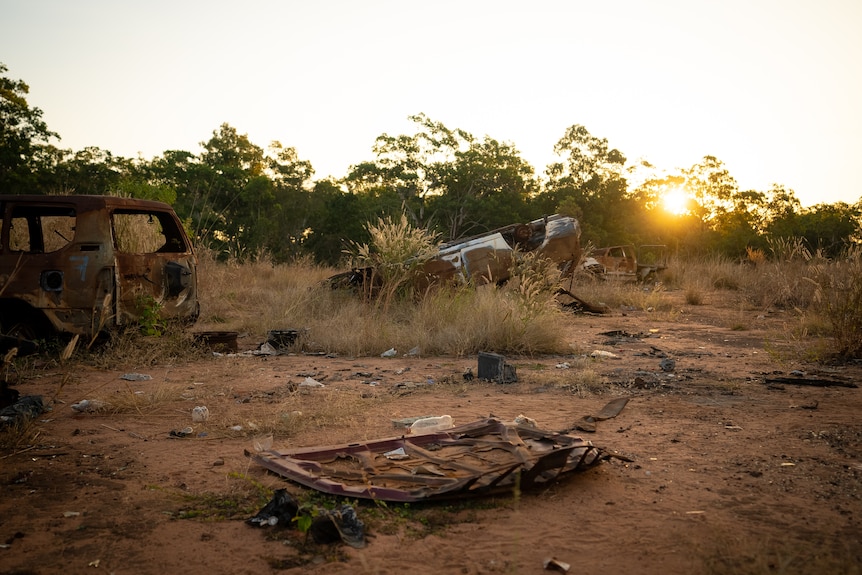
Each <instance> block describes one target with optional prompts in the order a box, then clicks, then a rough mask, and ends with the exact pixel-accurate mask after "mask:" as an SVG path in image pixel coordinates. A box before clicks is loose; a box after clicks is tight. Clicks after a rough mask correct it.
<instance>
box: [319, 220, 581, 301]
mask: <svg viewBox="0 0 862 575" xmlns="http://www.w3.org/2000/svg"><path fill="white" fill-rule="evenodd" d="M580 237H581V228H580V225H579V224H578V220H576V219H575V218H571V217H568V216H563V215H560V214H554V215H551V216H546V217H544V218H540V219H537V220H533V221H531V222H529V223H527V224H512V225H509V226H506V227H503V228H498V229H496V230H491V231H489V232H487V233H484V234H481V235H478V236H473V237H469V238H462V239H459V240H455V241H451V242H447V243H444V244H442V245H441V246H440V248H439V251H438V253H437V255H436V256H434V257H432V258H430V259H428V260H427V261H425V262H424V263H423V264H422V271H423V272H424V273H425V275H426V277H427V278H428V281H429V282H431V283H433V282H435V281H460V282H473V283H475V284H476V285H482V284H487V283H502V282H504V281H506V280H507V279H509V275H510V273H511V268H512V264H513V262H514V261H515V258H516V254H517V253H518V252H521V253H526V252H531V253H536V254H538V255H542V256H544V257H547V258H548V259H550V260H551V261H553V262H555V263H557V265H558V266H559V268H560V270H561V272H562V273H563V275H568V274H570V273H571V272H572V271H573V270H574V268H575V267H576V265H577V263H578V261H579V259H580V257H581V246H580ZM378 281H379V277H378V276H377V274H376V273H375V270H374V269H373V268H354V269H352V270H350V271H348V272H344V273H340V274H337V275H334V276H332V277H331V278H329V283H330V285H331V286H332V287H333V288H343V287H349V288H354V289H355V288H362V289H363V290H369V291H370V290H371V289H373V287H374V286H375V284H376V282H378Z"/></svg>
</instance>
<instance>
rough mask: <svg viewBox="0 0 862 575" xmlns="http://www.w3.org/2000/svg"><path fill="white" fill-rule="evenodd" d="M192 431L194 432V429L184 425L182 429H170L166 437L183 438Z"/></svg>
mask: <svg viewBox="0 0 862 575" xmlns="http://www.w3.org/2000/svg"><path fill="white" fill-rule="evenodd" d="M194 432H195V430H194V428H192V427H184V428H182V429H172V430H171V432H170V433H169V434H168V437H175V438H178V439H183V438H186V437H188V436H190V435H191V434H192V433H194Z"/></svg>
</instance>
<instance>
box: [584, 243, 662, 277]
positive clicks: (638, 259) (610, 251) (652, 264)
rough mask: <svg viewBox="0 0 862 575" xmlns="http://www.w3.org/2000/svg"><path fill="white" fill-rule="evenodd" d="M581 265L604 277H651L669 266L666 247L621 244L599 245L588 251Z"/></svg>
mask: <svg viewBox="0 0 862 575" xmlns="http://www.w3.org/2000/svg"><path fill="white" fill-rule="evenodd" d="M581 267H582V269H584V270H585V271H588V272H590V273H593V274H596V275H598V276H600V277H603V278H605V279H611V280H622V281H649V280H652V279H655V278H656V277H657V274H658V273H659V272H661V271H663V270H665V269H667V247H666V246H663V245H654V246H641V247H640V248H635V246H632V245H620V246H609V247H604V248H598V249H595V250H593V251H592V252H591V253H590V254H589V257H587V258H586V259H585V260H584V262H583V263H582V264H581Z"/></svg>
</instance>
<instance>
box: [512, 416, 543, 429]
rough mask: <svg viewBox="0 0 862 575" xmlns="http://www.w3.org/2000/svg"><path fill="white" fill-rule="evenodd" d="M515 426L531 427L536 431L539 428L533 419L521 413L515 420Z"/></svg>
mask: <svg viewBox="0 0 862 575" xmlns="http://www.w3.org/2000/svg"><path fill="white" fill-rule="evenodd" d="M515 425H523V426H525V427H532V428H533V429H538V427H539V424H538V423H536V420H535V419H533V418H532V417H527V416H526V415H524V414H523V413H522V414H520V415H518V417H516V418H515Z"/></svg>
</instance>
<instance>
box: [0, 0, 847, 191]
mask: <svg viewBox="0 0 862 575" xmlns="http://www.w3.org/2000/svg"><path fill="white" fill-rule="evenodd" d="M0 62H3V63H4V64H5V65H6V66H7V67H8V71H7V72H6V75H7V76H8V77H10V78H12V79H21V80H24V81H25V82H26V83H27V84H29V86H30V94H29V96H28V102H29V103H30V105H31V106H35V107H38V108H40V109H42V111H43V112H44V116H43V118H44V120H45V121H46V122H47V124H48V127H49V128H50V129H51V130H53V131H55V132H58V133H59V134H60V136H61V137H62V140H61V141H60V146H61V147H62V148H68V149H72V150H80V149H81V148H84V147H86V146H98V147H99V148H102V149H105V150H109V151H110V152H112V153H113V154H115V155H119V156H125V157H136V156H138V155H139V154H140V155H141V156H143V157H144V158H145V159H148V160H149V159H152V158H153V157H155V156H158V155H161V154H162V153H163V152H164V151H165V150H187V151H189V152H192V153H195V154H197V153H199V152H200V151H201V148H200V142H203V141H205V140H208V139H209V138H210V137H211V136H212V133H213V131H214V130H216V129H218V127H219V126H220V125H221V124H222V123H228V124H230V125H231V126H233V127H234V128H236V129H237V131H238V132H239V133H240V134H247V135H248V136H249V139H250V140H251V141H252V143H254V144H256V145H258V146H261V147H263V148H266V147H267V146H268V145H269V143H270V142H271V141H273V140H278V141H280V142H281V143H282V144H283V145H285V146H289V147H293V148H296V150H297V153H298V155H299V157H300V159H303V160H308V161H310V162H311V163H312V166H313V167H314V169H315V179H318V178H323V177H325V176H328V175H332V176H334V177H341V176H343V175H345V174H346V173H347V171H348V170H349V168H350V166H351V165H354V164H358V163H360V162H363V161H368V160H372V159H373V154H372V146H373V144H374V140H375V138H376V137H377V136H379V135H380V134H383V133H388V134H390V135H396V134H404V133H408V134H412V133H414V129H413V125H412V123H410V122H409V121H408V120H407V117H408V116H409V115H412V114H418V113H424V114H426V115H427V116H429V117H430V118H431V119H432V120H435V121H439V122H442V123H443V124H444V125H445V126H446V127H448V128H451V129H456V128H457V129H463V130H465V131H467V132H470V133H472V134H473V135H474V136H477V137H482V136H485V135H487V136H490V137H491V138H494V139H496V140H499V141H503V142H509V143H512V144H514V145H515V147H516V148H517V149H518V150H519V151H520V152H521V155H522V157H523V158H524V159H525V160H526V161H528V162H529V163H531V164H532V165H533V167H534V168H535V169H536V171H537V173H542V172H543V171H544V168H545V166H546V165H547V164H548V163H549V162H550V161H552V160H553V146H554V144H555V143H556V142H557V141H558V140H559V139H560V138H561V137H562V136H563V134H564V133H565V131H566V129H567V128H568V127H569V126H572V125H574V124H581V125H583V126H585V127H586V128H587V129H588V130H589V131H590V133H591V134H592V135H594V136H597V137H601V138H607V140H608V142H609V144H610V146H611V147H614V148H617V149H619V150H620V151H621V152H623V153H624V154H625V155H626V156H627V157H628V158H629V159H630V160H636V159H638V158H644V159H646V160H648V161H650V162H651V163H653V164H655V165H656V166H658V167H660V168H663V169H666V170H673V169H676V168H689V167H691V166H692V165H693V164H695V163H697V162H699V161H700V160H701V158H702V157H703V156H705V155H712V156H716V157H717V158H719V159H720V160H722V161H723V162H724V163H725V164H726V166H727V168H728V170H729V171H730V173H731V175H733V176H734V177H735V178H736V180H737V181H738V183H739V185H740V188H741V189H743V190H748V189H755V190H760V191H766V190H768V189H769V187H770V186H771V184H773V183H779V184H782V185H784V186H786V187H788V188H790V189H793V190H794V191H795V192H796V194H797V196H798V197H799V198H800V200H801V201H802V203H803V205H812V204H815V203H820V202H828V203H832V202H836V201H846V202H850V203H854V202H856V201H858V200H859V199H860V197H862V184H860V182H859V179H858V176H857V172H858V168H857V163H858V162H859V161H860V159H862V1H860V0H810V1H802V0H720V1H698V0H619V1H612V0H591V1H581V0H560V1H556V0H554V1H543V0H531V1H517V2H516V1H511V0H455V1H450V0H435V1H428V0H424V1H421V2H420V1H410V0H392V1H390V0H352V1H347V0H315V1H312V0H304V1H298V0H283V1H277V0H244V1H242V2H240V1H238V0H233V1H224V0H201V1H198V0H194V1H192V0H146V1H140V0H139V1H136V2H132V1H127V0H0Z"/></svg>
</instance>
